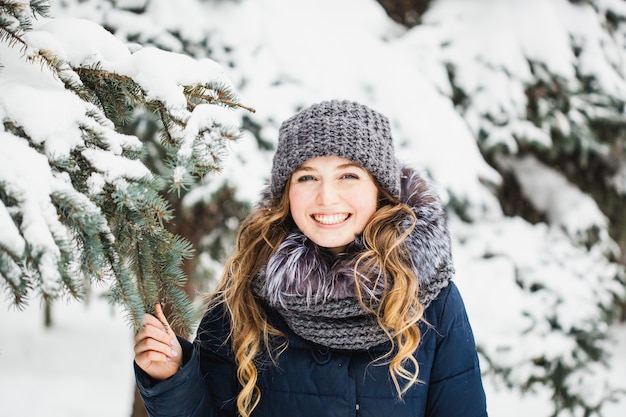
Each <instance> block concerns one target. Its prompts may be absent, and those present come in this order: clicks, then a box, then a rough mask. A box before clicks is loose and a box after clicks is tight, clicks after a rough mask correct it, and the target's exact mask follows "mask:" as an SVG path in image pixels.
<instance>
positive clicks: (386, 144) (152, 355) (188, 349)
mask: <svg viewBox="0 0 626 417" xmlns="http://www.w3.org/2000/svg"><path fill="white" fill-rule="evenodd" d="M452 274H453V268H452V263H451V257H450V238H449V235H448V230H447V226H446V218H445V212H444V210H443V207H442V206H441V203H440V201H439V199H438V197H437V195H436V193H435V191H434V189H433V188H432V186H431V185H430V184H429V183H428V182H427V181H426V180H425V179H424V178H423V177H422V176H420V175H419V174H418V173H417V172H416V171H414V170H412V169H410V168H403V169H402V170H401V169H399V168H398V164H397V162H396V159H395V155H394V149H393V143H392V137H391V133H390V128H389V122H388V120H387V118H386V117H385V116H383V115H381V114H379V113H378V112H376V111H374V110H372V109H370V108H368V107H366V106H363V105H360V104H358V103H354V102H349V101H337V100H333V101H327V102H322V103H318V104H314V105H312V106H311V107H309V108H306V109H304V110H302V111H300V112H299V113H297V114H296V115H294V116H292V117H291V118H290V119H288V120H286V121H285V122H284V123H283V124H282V125H281V128H280V131H279V139H278V147H277V149H276V153H275V155H274V160H273V166H272V172H271V180H270V185H269V187H268V190H267V191H266V192H265V193H264V195H263V198H262V201H261V203H260V204H259V206H258V207H257V208H256V209H255V210H253V211H252V213H251V214H250V215H249V216H248V217H247V218H246V219H245V220H244V222H243V224H242V225H241V228H240V230H239V235H238V240H237V245H236V248H235V250H234V254H233V255H232V257H231V259H230V261H229V262H228V264H227V265H226V267H225V270H224V274H223V277H222V279H221V282H220V284H219V285H218V287H217V289H216V290H215V292H213V293H212V294H211V295H210V296H209V297H208V307H207V311H206V313H205V315H204V318H203V319H202V322H201V323H200V326H199V328H198V332H197V336H196V339H195V341H194V342H193V343H190V342H187V341H185V340H184V339H182V338H177V337H176V336H175V334H174V333H172V331H171V330H170V328H169V325H168V324H167V319H166V318H165V317H164V316H163V313H162V311H161V309H160V306H157V309H156V317H155V316H151V315H147V316H146V321H145V323H146V325H145V326H144V328H143V329H142V330H141V331H140V332H138V333H137V335H136V338H135V343H136V344H135V364H136V366H135V371H136V379H137V385H138V387H139V391H140V393H141V395H142V397H143V399H144V402H145V404H146V408H147V410H148V412H149V413H150V415H151V416H153V417H156V416H198V417H199V416H237V415H241V416H244V417H248V416H259V417H265V416H268V417H269V416H271V417H280V416H290V417H291V416H315V417H320V416H376V417H381V416H394V417H402V416H428V417H454V416H459V417H460V416H463V417H479V416H486V415H487V412H486V404H485V394H484V391H483V387H482V381H481V374H480V369H479V364H478V358H477V355H476V347H475V344H474V338H473V335H472V331H471V327H470V324H469V322H468V318H467V314H466V312H465V307H464V305H463V301H462V299H461V296H460V294H459V292H458V290H457V288H456V286H455V285H454V283H453V282H452V281H451V280H450V279H451V277H452Z"/></svg>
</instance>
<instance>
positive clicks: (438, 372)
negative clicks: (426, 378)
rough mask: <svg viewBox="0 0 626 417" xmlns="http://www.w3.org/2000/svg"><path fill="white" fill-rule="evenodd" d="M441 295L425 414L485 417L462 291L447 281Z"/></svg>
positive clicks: (472, 336)
mask: <svg viewBox="0 0 626 417" xmlns="http://www.w3.org/2000/svg"><path fill="white" fill-rule="evenodd" d="M440 298H441V300H438V301H436V303H437V304H438V305H437V308H438V311H437V317H438V320H437V322H438V323H437V325H436V331H437V333H438V340H437V346H436V350H435V356H434V362H433V367H432V370H431V377H430V387H429V391H428V404H427V406H426V407H427V410H426V415H427V416H429V417H486V416H487V405H486V398H485V391H484V389H483V384H482V377H481V373H480V366H479V363H478V355H477V353H476V344H475V342H474V335H473V333H472V328H471V326H470V323H469V319H468V317H467V312H466V310H465V305H464V304H463V300H462V298H461V294H460V293H459V290H458V288H457V287H456V285H455V284H454V283H453V282H450V284H449V286H448V288H446V290H444V291H442V293H441V294H440ZM434 303H435V302H434Z"/></svg>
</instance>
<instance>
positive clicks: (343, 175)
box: [340, 173, 360, 180]
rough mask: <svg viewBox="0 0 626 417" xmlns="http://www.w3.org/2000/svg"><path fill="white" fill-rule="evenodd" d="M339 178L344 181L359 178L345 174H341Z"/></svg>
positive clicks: (355, 175)
mask: <svg viewBox="0 0 626 417" xmlns="http://www.w3.org/2000/svg"><path fill="white" fill-rule="evenodd" d="M340 178H341V179H346V180H358V179H359V178H360V177H359V176H358V175H357V174H352V173H345V174H341V177H340Z"/></svg>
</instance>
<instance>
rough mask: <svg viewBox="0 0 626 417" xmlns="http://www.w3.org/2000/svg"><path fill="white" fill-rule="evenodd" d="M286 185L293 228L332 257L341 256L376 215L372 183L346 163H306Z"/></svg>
mask: <svg viewBox="0 0 626 417" xmlns="http://www.w3.org/2000/svg"><path fill="white" fill-rule="evenodd" d="M289 181H290V183H289V207H290V211H291V216H292V217H293V220H294V221H295V223H296V225H297V226H298V228H299V229H300V231H302V233H304V234H305V235H306V236H307V237H308V238H309V239H311V240H312V241H313V242H315V243H316V244H317V245H319V246H323V247H326V248H329V249H330V250H331V251H333V252H334V253H340V252H342V251H343V250H344V248H345V247H346V246H347V245H348V244H349V243H350V242H352V241H353V240H354V238H355V237H356V236H357V235H359V234H360V233H361V232H362V231H363V229H365V225H366V224H367V222H368V221H369V220H370V218H371V217H372V215H373V214H374V212H375V211H376V207H377V202H378V188H377V186H376V183H375V182H374V179H373V178H372V176H371V175H370V174H369V173H368V172H367V171H366V170H365V169H364V168H362V167H361V166H360V165H358V164H355V163H354V162H352V161H350V160H349V159H346V158H340V157H338V156H322V157H318V158H312V159H309V160H308V161H306V162H305V163H303V164H302V165H301V166H300V167H299V168H298V169H296V170H295V171H294V172H293V174H291V178H290V180H289Z"/></svg>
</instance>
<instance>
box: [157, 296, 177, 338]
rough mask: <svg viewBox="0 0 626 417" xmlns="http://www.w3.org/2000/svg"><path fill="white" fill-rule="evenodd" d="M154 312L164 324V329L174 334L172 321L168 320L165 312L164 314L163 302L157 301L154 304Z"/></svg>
mask: <svg viewBox="0 0 626 417" xmlns="http://www.w3.org/2000/svg"><path fill="white" fill-rule="evenodd" d="M154 312H155V316H156V318H157V319H159V321H160V322H161V324H162V325H163V330H165V332H166V333H167V334H169V335H172V336H174V331H173V330H172V327H171V326H170V323H169V322H168V321H167V318H166V317H165V314H163V307H161V303H156V304H155V305H154Z"/></svg>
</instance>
